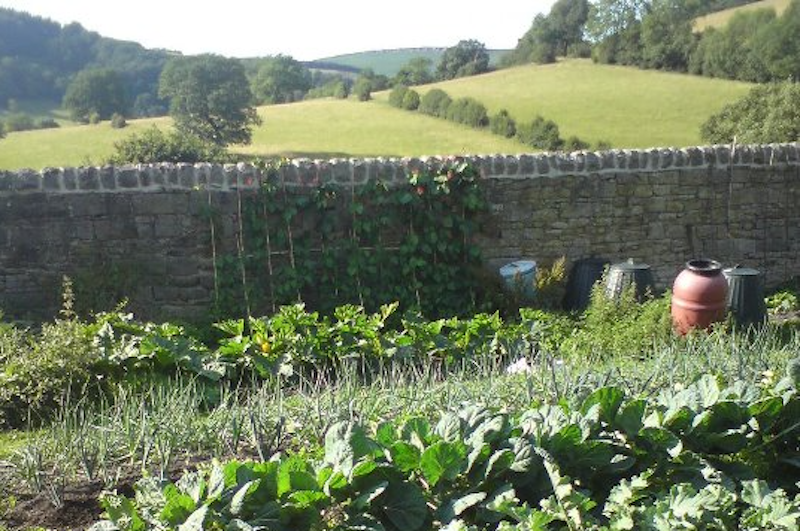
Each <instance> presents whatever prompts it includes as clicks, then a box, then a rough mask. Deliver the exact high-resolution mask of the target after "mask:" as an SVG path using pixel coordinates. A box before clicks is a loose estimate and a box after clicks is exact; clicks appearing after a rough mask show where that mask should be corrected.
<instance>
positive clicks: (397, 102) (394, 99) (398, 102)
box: [389, 85, 408, 109]
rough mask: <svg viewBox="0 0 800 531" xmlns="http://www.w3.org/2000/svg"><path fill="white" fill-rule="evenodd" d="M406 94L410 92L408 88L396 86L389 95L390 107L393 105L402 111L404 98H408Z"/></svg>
mask: <svg viewBox="0 0 800 531" xmlns="http://www.w3.org/2000/svg"><path fill="white" fill-rule="evenodd" d="M406 92H408V87H407V86H405V85H396V86H395V87H394V88H393V89H392V91H391V92H390V93H389V105H391V106H392V107H397V108H398V109H402V108H403V98H405V97H406Z"/></svg>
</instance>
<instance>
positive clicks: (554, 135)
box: [517, 116, 564, 151]
mask: <svg viewBox="0 0 800 531" xmlns="http://www.w3.org/2000/svg"><path fill="white" fill-rule="evenodd" d="M517 139H518V140H519V141H520V142H522V143H523V144H526V145H528V146H531V147H534V148H537V149H543V150H547V151H557V150H559V149H561V148H562V147H563V144H564V142H563V140H561V137H560V136H559V131H558V125H556V123H555V122H554V121H552V120H545V119H544V118H542V117H541V116H537V117H536V118H534V119H533V121H532V122H529V123H526V124H520V125H518V126H517Z"/></svg>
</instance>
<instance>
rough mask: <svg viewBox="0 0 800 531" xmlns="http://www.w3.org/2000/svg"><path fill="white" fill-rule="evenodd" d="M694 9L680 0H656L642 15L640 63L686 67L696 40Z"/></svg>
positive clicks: (666, 67) (672, 67) (650, 65)
mask: <svg viewBox="0 0 800 531" xmlns="http://www.w3.org/2000/svg"><path fill="white" fill-rule="evenodd" d="M693 16H694V13H693V12H692V10H690V9H689V8H688V6H687V5H686V4H685V3H684V2H683V1H682V0H657V1H655V2H654V3H653V4H652V6H651V9H650V12H649V13H648V14H647V15H645V17H644V18H643V19H642V65H641V66H643V67H645V68H659V69H664V70H677V71H686V70H687V68H688V64H689V56H690V54H691V53H692V51H693V49H694V47H695V45H696V41H695V37H694V35H693V34H692V18H693Z"/></svg>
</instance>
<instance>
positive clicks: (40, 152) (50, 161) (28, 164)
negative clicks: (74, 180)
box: [0, 118, 171, 169]
mask: <svg viewBox="0 0 800 531" xmlns="http://www.w3.org/2000/svg"><path fill="white" fill-rule="evenodd" d="M170 123H171V120H170V119H168V118H148V119H146V120H131V121H130V122H129V124H130V125H129V126H128V127H126V128H125V129H112V128H111V125H110V124H109V122H103V123H101V124H98V125H78V126H70V127H60V128H58V129H44V130H40V131H23V132H19V133H11V134H10V135H8V136H7V137H6V138H4V139H2V140H0V169H15V168H34V169H41V168H44V167H47V166H81V165H97V164H102V163H103V161H104V160H106V159H107V158H108V157H109V156H110V155H111V154H112V153H113V152H114V142H117V141H118V140H120V139H122V138H125V137H126V136H128V135H130V134H131V133H133V132H137V131H143V130H144V129H146V128H148V127H150V126H152V125H155V124H158V125H161V126H166V125H168V124H170Z"/></svg>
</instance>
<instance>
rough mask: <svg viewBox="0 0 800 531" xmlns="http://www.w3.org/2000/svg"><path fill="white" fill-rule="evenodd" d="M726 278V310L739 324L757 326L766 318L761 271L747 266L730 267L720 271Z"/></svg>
mask: <svg viewBox="0 0 800 531" xmlns="http://www.w3.org/2000/svg"><path fill="white" fill-rule="evenodd" d="M722 274H723V275H725V278H726V279H727V280H728V298H727V306H728V310H729V311H730V312H731V313H732V314H733V318H734V320H735V321H736V324H737V325H739V326H743V327H746V326H758V325H762V324H764V323H765V322H766V320H767V305H766V304H765V303H764V283H763V281H762V277H761V272H759V271H758V270H757V269H751V268H749V267H739V266H736V267H732V268H730V269H726V270H724V271H723V272H722Z"/></svg>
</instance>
